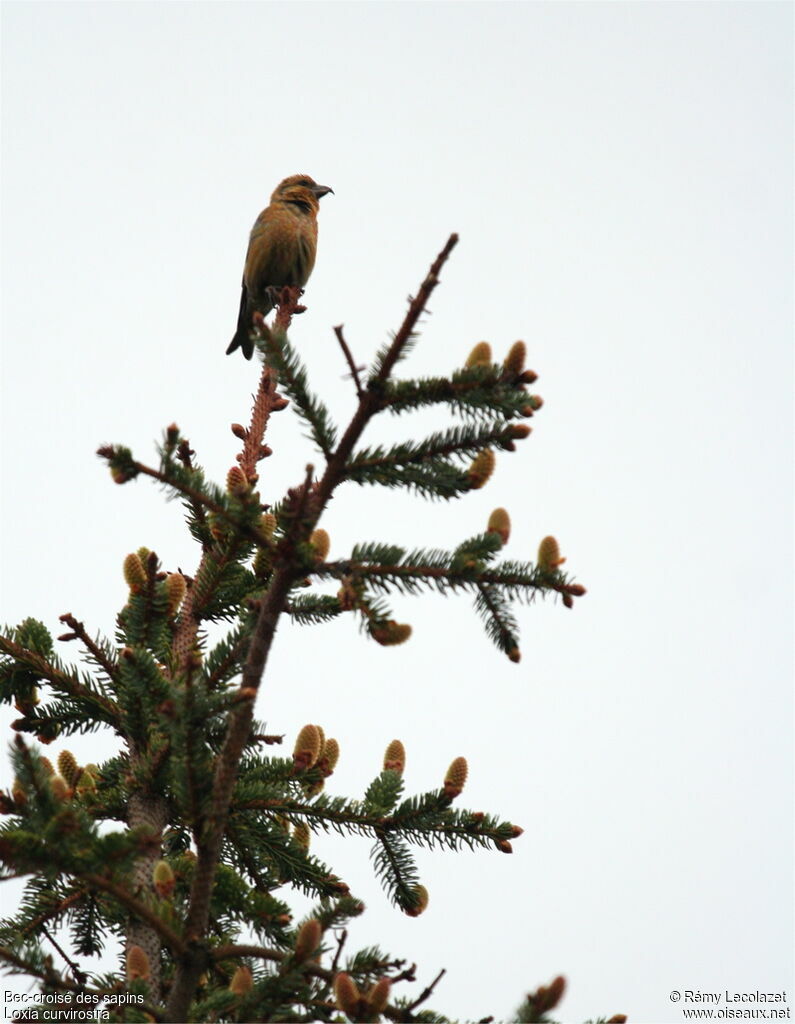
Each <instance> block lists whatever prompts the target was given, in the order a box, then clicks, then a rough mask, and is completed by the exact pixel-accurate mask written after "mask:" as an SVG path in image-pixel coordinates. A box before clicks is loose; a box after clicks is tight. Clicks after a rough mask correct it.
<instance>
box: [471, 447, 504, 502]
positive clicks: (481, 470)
mask: <svg viewBox="0 0 795 1024" xmlns="http://www.w3.org/2000/svg"><path fill="white" fill-rule="evenodd" d="M496 461H497V460H496V459H495V457H494V452H493V451H492V450H491V448H484V449H483V451H482V452H478V454H477V455H476V456H475V458H474V459H473V460H472V462H471V464H470V466H469V469H468V470H467V479H468V480H469V486H470V488H471V490H473V491H479V490H480V488H481V487H483V486H484V485H485V483H486V482H487V481H488V479H489V477H490V476H491V474H492V473H493V472H494V466H495V464H496Z"/></svg>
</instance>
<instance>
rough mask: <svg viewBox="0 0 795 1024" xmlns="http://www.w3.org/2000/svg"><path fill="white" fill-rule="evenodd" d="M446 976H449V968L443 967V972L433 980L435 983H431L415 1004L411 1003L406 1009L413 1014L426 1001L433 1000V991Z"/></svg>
mask: <svg viewBox="0 0 795 1024" xmlns="http://www.w3.org/2000/svg"><path fill="white" fill-rule="evenodd" d="M445 974H447V968H446V967H443V968H442V969H441V971H439V973H438V974H437V975H436V977H435V978H434V979H433V981H432V982H431V983H430V985H428V987H427V988H424V989H423V990H422V992H420V994H419V995H418V996H417V998H416V999H415V1000H414V1002H412V1003H409V1005H408V1006H407V1007H406V1009H407V1010H408V1011H409V1013H411V1012H412V1011H413V1010H416V1009H417V1007H418V1006H419V1005H420V1004H421V1003H424V1002H425V1000H426V999H430V998H431V996H432V995H433V990H434V989H435V988H436V986H437V985H438V984H439V982H440V981H441V980H442V978H443V977H444V976H445Z"/></svg>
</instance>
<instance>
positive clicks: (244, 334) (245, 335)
mask: <svg viewBox="0 0 795 1024" xmlns="http://www.w3.org/2000/svg"><path fill="white" fill-rule="evenodd" d="M236 348H240V349H242V350H243V355H244V356H245V357H246V359H251V356H252V355H253V353H254V346H253V345H252V344H251V338H250V336H249V330H248V328H242V327H240V326H239V325H238V328H237V330H236V331H235V336H234V338H232V340H231V341H230V342H229V345H228V347H227V350H226V354H227V355H229V354H230V353H231V352H234V351H235V349H236Z"/></svg>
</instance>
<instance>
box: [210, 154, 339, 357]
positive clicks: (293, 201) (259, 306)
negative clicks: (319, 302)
mask: <svg viewBox="0 0 795 1024" xmlns="http://www.w3.org/2000/svg"><path fill="white" fill-rule="evenodd" d="M333 191H334V190H333V189H331V188H329V187H328V185H318V184H317V183H316V182H315V181H313V180H312V179H311V178H310V177H309V175H308V174H293V175H292V176H291V177H289V178H285V179H284V181H283V182H281V184H279V185H277V186H276V188H275V189H274V191H273V195H272V196H271V201H270V206H267V207H266V208H265V209H264V210H263V211H262V213H261V214H260V215H259V217H257V219H256V221H255V222H254V227H253V228H252V229H251V235H250V236H249V240H248V252H247V253H246V265H245V267H244V268H243V290H242V293H241V295H240V313H239V314H238V318H237V330H236V331H235V336H234V338H232V340H231V341H230V343H229V348H228V349H227V350H226V352H227V355H228V354H229V353H230V352H234V351H235V349H236V348H240V349H242V350H243V355H244V356H245V357H246V359H251V355H252V353H253V351H254V345H253V343H252V341H251V337H250V334H251V328H252V326H253V322H252V318H253V315H254V313H255V312H259V313H262V315H263V316H267V314H268V313H270V311H271V310H272V309H273V306H274V298H275V294H274V293H275V292H278V290H279V289H280V288H284V287H285V286H287V285H290V286H293V287H297V288H303V287H304V285H305V284H306V282H307V281H308V280H309V275H310V274H311V273H312V267H314V265H315V255H316V253H317V212H318V210H319V208H320V204H319V203H318V200H319V199H320V198H321V197H322V196H325V195H326V194H327V193H329V192H332V193H333Z"/></svg>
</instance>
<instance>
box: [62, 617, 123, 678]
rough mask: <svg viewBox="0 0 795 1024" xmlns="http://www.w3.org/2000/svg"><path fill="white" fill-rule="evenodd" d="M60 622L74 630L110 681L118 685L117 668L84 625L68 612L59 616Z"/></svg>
mask: <svg viewBox="0 0 795 1024" xmlns="http://www.w3.org/2000/svg"><path fill="white" fill-rule="evenodd" d="M59 621H60V622H65V623H66V625H67V626H68V627H69V628H70V629H71V630H72V632H73V633H74V634H75V635H76V636H77V638H78V639H79V640H81V641H82V642H83V644H84V645H85V647H86V648H87V649H88V651H89V653H90V654H91V657H92V658H93V659H94V661H96V663H97V664H98V665H100V666H101V667H102V668H103V669H104V670H105V674H106V675H107V677H108V679H110V681H111V682H112V683H114V684H117V683H118V680H117V677H116V670H117V666H116V665H114V664H113V663H112V662H111V661H109V660H108V657H107V655H106V654H105V652H104V651H103V650H102V648H101V647H99V646H98V645H97V644H95V643H94V641H93V640H92V639H91V637H90V636H89V635H88V633H86V629H85V626H84V625H83V623H82V622H78V621H77V619H76V618H75V617H74V615H72V614H71V613H70V612H66V613H65V614H63V615H61V616H59Z"/></svg>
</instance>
